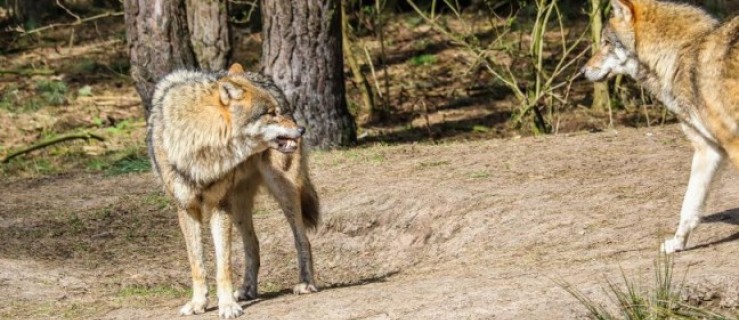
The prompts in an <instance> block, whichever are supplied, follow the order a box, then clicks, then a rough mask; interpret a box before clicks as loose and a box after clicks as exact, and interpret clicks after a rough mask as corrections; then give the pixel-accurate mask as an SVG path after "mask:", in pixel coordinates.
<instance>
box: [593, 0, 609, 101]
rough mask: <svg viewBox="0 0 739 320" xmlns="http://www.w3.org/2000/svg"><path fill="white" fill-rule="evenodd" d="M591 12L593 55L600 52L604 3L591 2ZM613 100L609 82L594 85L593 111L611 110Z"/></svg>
mask: <svg viewBox="0 0 739 320" xmlns="http://www.w3.org/2000/svg"><path fill="white" fill-rule="evenodd" d="M590 5H591V11H590V19H591V22H592V23H591V26H590V31H591V35H592V38H593V47H592V50H593V53H596V52H598V51H599V50H600V38H601V32H603V10H602V9H603V1H602V0H590ZM610 104H611V98H610V96H609V94H608V82H596V83H594V84H593V105H592V107H591V108H592V109H593V110H596V111H601V112H603V111H605V110H606V109H609V107H610Z"/></svg>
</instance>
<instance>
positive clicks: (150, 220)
mask: <svg viewBox="0 0 739 320" xmlns="http://www.w3.org/2000/svg"><path fill="white" fill-rule="evenodd" d="M690 152H691V149H690V147H689V145H688V144H687V142H686V141H685V139H684V138H683V137H682V135H681V133H680V132H679V129H678V128H677V127H676V126H666V127H660V128H652V129H621V130H618V131H609V132H603V133H595V134H590V133H580V134H573V135H567V136H565V135H559V136H547V137H532V138H521V139H503V140H488V141H475V142H452V143H445V144H439V145H423V144H409V145H397V146H375V147H366V148H359V149H350V150H344V151H332V152H317V153H314V154H313V155H312V162H311V167H312V176H313V179H314V182H315V184H316V186H317V188H318V190H319V193H320V196H321V201H322V214H323V217H322V224H321V226H320V228H319V229H318V231H317V232H316V233H314V234H312V236H311V240H312V243H313V249H314V255H315V267H316V273H317V275H318V282H319V285H320V286H321V288H322V291H321V292H319V293H316V294H311V295H306V296H294V295H292V294H290V293H289V288H291V286H292V284H293V282H294V281H296V279H297V266H296V261H295V253H294V249H293V246H292V238H291V236H290V233H289V230H288V227H287V224H286V223H285V222H284V218H283V217H282V216H281V214H280V212H279V210H277V208H276V206H275V205H274V203H272V202H271V201H270V200H267V199H261V200H260V204H259V206H258V209H257V212H256V218H255V219H256V222H255V223H256V228H257V232H258V234H259V239H260V243H261V248H262V269H261V272H260V294H261V299H260V300H258V301H256V302H251V303H244V305H245V315H244V316H242V318H243V319H267V318H271V319H275V318H279V319H579V318H585V310H584V308H583V307H582V306H581V305H580V304H579V303H578V302H577V301H576V300H575V299H574V298H572V297H571V296H570V295H569V294H567V293H566V292H565V291H564V290H563V289H562V288H561V287H560V286H558V285H557V284H556V282H557V281H558V280H564V281H567V282H569V283H571V284H572V285H574V286H575V287H577V288H578V289H580V290H582V291H583V292H585V293H586V294H588V295H589V296H591V297H593V298H594V299H596V300H597V301H600V302H608V298H607V297H606V296H605V295H604V294H603V288H604V287H605V279H606V278H607V279H611V280H614V281H618V280H619V279H620V277H621V269H622V270H623V272H624V273H625V274H626V275H628V276H630V277H631V276H633V277H636V278H638V279H643V282H644V283H645V284H648V283H649V282H650V281H652V277H651V275H652V273H651V272H652V271H653V263H654V260H655V258H656V257H657V250H658V247H659V241H660V240H661V239H662V238H663V237H665V236H666V235H668V234H670V233H671V232H672V231H673V230H674V228H675V227H676V224H677V221H678V212H679V207H680V202H681V198H682V193H683V191H684V189H685V185H686V182H687V178H688V174H689V171H688V170H689V161H690ZM738 181H739V174H738V173H737V172H735V171H734V170H726V171H725V173H724V174H722V175H721V176H720V179H718V182H717V183H716V185H715V186H714V189H715V192H714V195H713V197H712V199H711V200H710V202H709V206H708V208H707V214H706V217H705V219H704V221H705V222H704V224H702V225H701V227H700V228H699V229H698V230H697V232H696V233H695V234H694V236H693V237H692V238H691V239H690V242H689V247H690V249H689V250H687V251H685V252H681V253H679V254H677V256H676V259H675V264H676V266H675V268H676V275H677V276H676V278H679V279H682V278H683V277H684V278H685V280H684V281H685V283H686V284H687V285H688V286H687V288H688V289H689V290H687V291H686V292H687V293H686V294H689V295H693V297H692V298H696V299H698V300H704V301H703V302H704V303H708V304H712V305H715V306H723V307H736V306H737V305H738V303H737V300H739V290H738V289H739V286H738V285H737V284H738V283H739V281H737V280H739V268H737V260H736V256H737V254H738V253H739V242H737V241H735V240H736V239H738V238H739V229H737V227H736V225H737V224H739V209H737V207H739V184H738V183H737V182H738ZM0 195H1V196H0V243H2V246H0V291H2V292H4V293H5V294H3V295H0V317H2V318H8V319H10V318H13V319H15V318H37V319H48V318H101V319H168V318H175V317H177V310H178V308H179V306H180V305H182V304H184V303H185V302H186V301H187V299H188V298H187V296H188V289H187V288H188V286H189V270H188V264H187V261H186V254H185V247H184V242H183V241H182V238H181V236H180V235H179V229H178V228H177V222H176V218H175V213H174V211H173V208H172V207H171V205H169V203H168V200H167V199H166V198H165V197H164V196H163V195H162V194H161V192H160V191H159V187H158V186H157V184H156V183H155V182H154V179H153V176H152V175H151V174H150V173H146V174H129V175H123V176H105V175H100V174H90V173H82V172H81V173H69V174H65V175H57V176H52V177H45V178H33V179H28V178H23V179H11V180H6V181H3V182H0ZM237 238H238V237H237ZM207 248H209V249H210V251H211V252H212V246H211V245H209V246H208V247H207ZM235 251H237V252H235V254H234V256H235V257H236V258H235V263H236V265H237V268H236V281H240V279H241V275H242V274H243V270H242V266H243V257H242V253H241V248H240V246H236V249H235ZM208 270H209V271H211V273H212V270H213V263H212V260H209V264H208ZM211 276H212V275H211ZM211 283H213V282H212V281H211ZM210 306H211V308H210V309H209V310H210V311H208V312H206V313H205V314H204V315H201V316H197V317H192V318H191V319H215V318H217V311H216V310H215V306H216V302H215V297H214V296H213V295H211V303H210Z"/></svg>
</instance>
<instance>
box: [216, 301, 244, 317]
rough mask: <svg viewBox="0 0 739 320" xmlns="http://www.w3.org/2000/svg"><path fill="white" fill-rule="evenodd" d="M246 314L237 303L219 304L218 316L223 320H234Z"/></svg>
mask: <svg viewBox="0 0 739 320" xmlns="http://www.w3.org/2000/svg"><path fill="white" fill-rule="evenodd" d="M242 314H244V309H242V308H241V306H240V305H239V304H238V303H236V302H225V303H220V304H218V316H219V317H221V319H233V318H236V317H238V316H240V315H242Z"/></svg>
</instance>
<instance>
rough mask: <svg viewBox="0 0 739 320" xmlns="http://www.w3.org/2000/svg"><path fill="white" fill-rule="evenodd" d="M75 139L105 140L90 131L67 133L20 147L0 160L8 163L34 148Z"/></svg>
mask: <svg viewBox="0 0 739 320" xmlns="http://www.w3.org/2000/svg"><path fill="white" fill-rule="evenodd" d="M76 139H82V140H90V139H95V140H97V141H105V139H104V138H103V137H101V136H98V135H96V134H92V133H77V134H68V135H64V136H60V137H56V138H54V139H51V140H47V141H44V142H40V143H37V144H35V145H32V146H30V147H28V148H25V149H22V150H19V151H16V152H13V153H11V154H9V155H8V156H7V157H5V158H4V159H3V160H2V161H0V162H2V163H8V162H9V161H10V160H11V159H13V158H15V157H17V156H20V155H23V154H26V153H29V152H31V151H35V150H38V149H42V148H46V147H48V146H51V145H55V144H58V143H61V142H64V141H69V140H76Z"/></svg>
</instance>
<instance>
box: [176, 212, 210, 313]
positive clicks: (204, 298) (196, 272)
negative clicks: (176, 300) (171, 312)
mask: <svg viewBox="0 0 739 320" xmlns="http://www.w3.org/2000/svg"><path fill="white" fill-rule="evenodd" d="M177 216H178V219H179V223H180V229H182V235H183V236H184V238H185V244H186V246H187V258H188V260H189V261H190V272H191V273H192V300H190V301H189V302H188V303H187V304H185V305H184V306H183V307H182V308H181V309H180V315H183V316H189V315H194V314H201V313H203V312H205V307H207V306H208V286H207V284H206V282H205V267H204V264H203V238H202V234H201V232H202V231H201V220H200V218H201V216H200V212H197V211H196V210H185V209H179V210H177Z"/></svg>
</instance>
